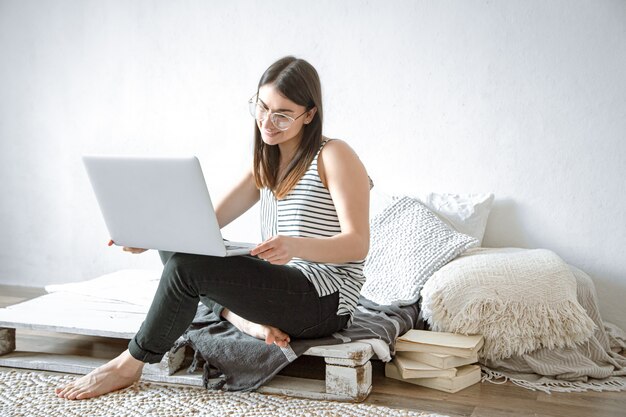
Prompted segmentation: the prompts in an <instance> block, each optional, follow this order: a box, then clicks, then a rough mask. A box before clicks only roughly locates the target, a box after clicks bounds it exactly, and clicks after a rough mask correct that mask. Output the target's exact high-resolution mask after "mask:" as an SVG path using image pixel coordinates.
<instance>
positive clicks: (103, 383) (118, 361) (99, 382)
mask: <svg viewBox="0 0 626 417" xmlns="http://www.w3.org/2000/svg"><path fill="white" fill-rule="evenodd" d="M143 365H144V364H143V362H141V361H139V360H137V359H135V358H133V357H132V356H131V355H130V352H128V350H125V351H124V352H123V353H122V354H121V355H119V356H118V357H117V358H115V359H112V360H111V361H109V362H107V363H106V364H104V365H102V366H100V367H98V368H96V369H94V370H93V371H91V372H90V373H88V374H87V375H85V376H83V377H81V378H78V379H77V380H76V381H74V382H70V383H69V384H68V385H66V386H65V387H63V388H57V389H55V390H54V392H55V393H56V395H57V397H59V398H65V399H67V400H84V399H87V398H93V397H97V396H99V395H102V394H107V393H109V392H113V391H117V390H119V389H122V388H126V387H129V386H131V385H132V384H133V383H134V382H135V381H138V380H139V378H140V377H141V371H142V370H143Z"/></svg>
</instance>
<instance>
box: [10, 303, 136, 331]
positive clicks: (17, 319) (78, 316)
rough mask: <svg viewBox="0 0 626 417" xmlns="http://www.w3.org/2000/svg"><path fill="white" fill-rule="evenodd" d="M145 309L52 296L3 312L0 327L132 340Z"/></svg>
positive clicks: (128, 305)
mask: <svg viewBox="0 0 626 417" xmlns="http://www.w3.org/2000/svg"><path fill="white" fill-rule="evenodd" d="M144 310H145V308H144V307H138V306H135V305H132V304H127V303H119V302H115V301H110V300H103V299H98V298H94V297H85V296H83V295H76V294H66V293H52V294H46V295H43V296H41V297H36V298H33V299H31V300H29V301H25V302H23V303H20V304H16V305H13V306H9V307H6V308H2V309H0V327H11V328H16V329H29V330H40V331H50V332H61V333H72V334H83V335H89V336H104V337H116V338H123V339H130V338H132V337H133V336H134V335H135V333H136V332H137V330H138V329H139V327H140V326H141V323H142V322H143V320H144V318H145V315H146V312H145V311H144Z"/></svg>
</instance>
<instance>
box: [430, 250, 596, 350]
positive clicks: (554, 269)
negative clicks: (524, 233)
mask: <svg viewBox="0 0 626 417" xmlns="http://www.w3.org/2000/svg"><path fill="white" fill-rule="evenodd" d="M422 297H423V300H422V313H423V315H424V318H425V319H426V320H428V322H429V323H430V326H431V328H432V330H435V331H442V332H452V333H463V334H482V335H483V336H484V337H485V345H484V347H483V349H482V351H481V352H480V356H481V357H482V358H486V359H491V360H497V359H502V358H508V357H511V356H513V355H523V354H525V353H529V352H533V351H535V350H537V349H540V348H548V349H555V348H566V347H567V348H574V347H575V346H576V345H577V344H579V343H582V342H585V341H586V340H588V339H589V338H590V337H591V336H592V335H593V326H594V324H593V321H592V320H591V319H590V318H589V316H588V315H587V313H586V312H585V309H584V308H583V307H582V306H581V305H580V304H579V303H578V301H577V299H576V278H575V277H574V275H573V274H572V272H571V269H570V268H569V266H568V265H567V264H566V263H565V262H564V261H563V260H562V259H561V258H560V257H559V256H558V255H556V254H555V253H553V252H551V251H549V250H546V249H514V248H497V249H495V248H482V249H475V250H472V251H468V252H467V253H466V254H464V255H463V256H461V257H459V258H458V259H456V260H454V261H453V262H450V263H449V264H448V265H446V266H444V267H443V268H441V269H440V270H439V271H437V273H436V274H434V275H433V277H432V279H430V280H429V281H428V283H426V285H424V288H423V290H422Z"/></svg>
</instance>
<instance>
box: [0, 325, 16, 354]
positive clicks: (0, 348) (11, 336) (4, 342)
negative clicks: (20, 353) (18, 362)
mask: <svg viewBox="0 0 626 417" xmlns="http://www.w3.org/2000/svg"><path fill="white" fill-rule="evenodd" d="M14 350H15V329H2V328H0V355H4V354H5V353H9V352H13V351H14Z"/></svg>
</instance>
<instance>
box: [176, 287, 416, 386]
mask: <svg viewBox="0 0 626 417" xmlns="http://www.w3.org/2000/svg"><path fill="white" fill-rule="evenodd" d="M412 328H424V321H423V320H422V319H421V317H419V304H418V303H416V304H412V305H410V306H405V307H399V306H381V305H377V304H375V303H373V302H371V301H369V300H366V299H363V298H362V299H361V300H359V306H358V307H357V310H356V312H355V314H354V320H353V322H352V324H351V325H350V327H348V328H346V329H344V330H342V331H341V332H338V333H335V334H333V335H332V336H328V337H324V338H320V339H295V340H292V341H291V343H290V345H289V347H288V348H280V347H278V346H275V345H267V344H266V343H265V341H262V340H259V339H255V338H254V337H252V336H249V335H247V334H245V333H242V332H240V331H239V330H238V329H237V328H236V327H234V326H233V325H232V324H231V323H230V322H228V321H225V320H222V319H219V318H218V317H216V316H215V314H213V312H212V311H211V310H210V309H209V308H207V307H206V306H204V305H202V304H201V305H199V306H198V311H197V313H196V317H195V319H194V321H193V323H192V324H191V326H190V327H189V329H187V331H186V332H185V334H184V335H183V336H182V338H181V339H179V341H178V342H177V343H176V346H175V349H179V348H181V347H182V346H189V347H191V348H192V349H193V351H194V360H193V362H192V364H191V366H190V367H189V372H194V371H195V370H196V369H197V368H198V367H199V366H203V380H204V386H205V387H206V388H209V389H223V390H227V391H250V390H255V389H257V388H259V387H260V386H261V385H263V384H265V383H266V382H268V381H269V380H271V379H272V378H273V377H274V375H276V374H277V373H278V372H279V371H280V370H281V369H283V368H284V367H285V366H287V365H288V364H289V363H291V362H293V361H294V360H295V359H296V358H298V357H299V356H300V355H302V354H303V353H304V352H306V351H307V350H308V349H309V348H311V347H314V346H324V345H336V344H340V343H347V342H352V341H357V340H363V339H379V340H381V341H383V342H384V343H386V344H387V345H388V346H389V350H390V352H391V354H393V353H394V352H395V340H396V337H398V335H401V334H403V333H405V332H407V331H408V330H410V329H412ZM218 377H219V378H218Z"/></svg>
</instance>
